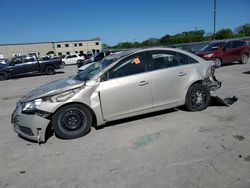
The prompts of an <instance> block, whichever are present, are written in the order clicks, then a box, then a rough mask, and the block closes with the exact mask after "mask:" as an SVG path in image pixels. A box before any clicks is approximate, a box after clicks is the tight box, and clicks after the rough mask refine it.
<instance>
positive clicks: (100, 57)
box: [77, 50, 115, 68]
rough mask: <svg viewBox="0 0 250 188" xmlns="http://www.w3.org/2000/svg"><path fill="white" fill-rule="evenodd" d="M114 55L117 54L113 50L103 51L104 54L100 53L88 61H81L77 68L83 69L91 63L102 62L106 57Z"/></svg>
mask: <svg viewBox="0 0 250 188" xmlns="http://www.w3.org/2000/svg"><path fill="white" fill-rule="evenodd" d="M112 53H115V52H114V51H112V50H108V51H102V52H99V53H97V54H96V55H93V56H92V57H89V58H88V59H84V60H79V61H78V62H77V67H78V68H79V67H81V66H83V65H86V64H89V63H92V62H94V61H100V60H102V59H103V58H104V57H106V56H108V55H110V54H112Z"/></svg>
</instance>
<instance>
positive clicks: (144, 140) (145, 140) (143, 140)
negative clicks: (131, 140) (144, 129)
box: [135, 133, 160, 147]
mask: <svg viewBox="0 0 250 188" xmlns="http://www.w3.org/2000/svg"><path fill="white" fill-rule="evenodd" d="M159 139H160V133H153V134H147V135H145V136H143V137H140V138H138V139H137V140H136V142H135V146H136V147H143V146H145V145H148V144H150V143H152V142H155V141H156V140H159Z"/></svg>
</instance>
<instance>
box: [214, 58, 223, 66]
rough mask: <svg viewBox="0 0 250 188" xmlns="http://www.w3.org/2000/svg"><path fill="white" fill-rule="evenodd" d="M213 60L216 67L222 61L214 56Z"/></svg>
mask: <svg viewBox="0 0 250 188" xmlns="http://www.w3.org/2000/svg"><path fill="white" fill-rule="evenodd" d="M213 61H214V63H215V67H217V68H218V67H220V66H221V64H222V61H221V59H220V58H214V59H213Z"/></svg>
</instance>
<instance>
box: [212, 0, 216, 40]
mask: <svg viewBox="0 0 250 188" xmlns="http://www.w3.org/2000/svg"><path fill="white" fill-rule="evenodd" d="M215 27H216V0H214V37H213V40H215Z"/></svg>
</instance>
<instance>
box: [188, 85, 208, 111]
mask: <svg viewBox="0 0 250 188" xmlns="http://www.w3.org/2000/svg"><path fill="white" fill-rule="evenodd" d="M210 102H211V95H210V91H209V90H208V88H207V87H206V86H204V85H203V84H201V83H196V84H193V85H192V86H190V88H189V89H188V91H187V95H186V103H185V106H186V108H187V110H188V111H202V110H205V109H206V108H207V107H208V106H209V105H210Z"/></svg>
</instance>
